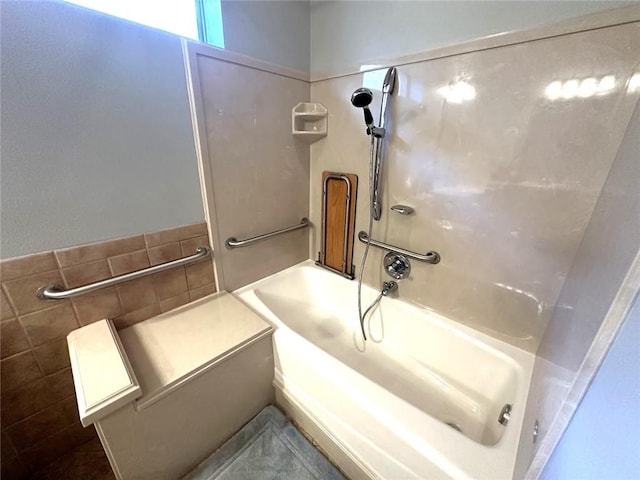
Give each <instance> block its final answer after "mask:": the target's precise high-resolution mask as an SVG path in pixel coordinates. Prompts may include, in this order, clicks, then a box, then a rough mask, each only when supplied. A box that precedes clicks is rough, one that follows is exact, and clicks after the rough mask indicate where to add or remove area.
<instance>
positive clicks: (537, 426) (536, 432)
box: [533, 420, 540, 443]
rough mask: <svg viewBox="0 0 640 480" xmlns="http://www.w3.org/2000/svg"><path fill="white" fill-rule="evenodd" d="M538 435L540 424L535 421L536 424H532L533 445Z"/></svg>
mask: <svg viewBox="0 0 640 480" xmlns="http://www.w3.org/2000/svg"><path fill="white" fill-rule="evenodd" d="M538 433H540V422H539V421H538V420H536V423H534V424H533V443H536V442H537V441H538Z"/></svg>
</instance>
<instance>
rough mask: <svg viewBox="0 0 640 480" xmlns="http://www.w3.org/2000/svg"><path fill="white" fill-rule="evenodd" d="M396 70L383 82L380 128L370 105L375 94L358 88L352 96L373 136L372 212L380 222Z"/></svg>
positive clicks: (371, 170) (371, 165)
mask: <svg viewBox="0 0 640 480" xmlns="http://www.w3.org/2000/svg"><path fill="white" fill-rule="evenodd" d="M396 77H397V73H396V69H395V67H391V68H390V69H388V70H387V73H386V75H385V76H384V81H383V82H382V103H381V104H380V117H379V119H378V124H379V126H378V127H376V126H375V124H374V123H373V114H372V113H371V110H369V105H370V104H371V102H372V101H373V92H371V90H369V89H368V88H364V87H361V88H358V89H356V90H355V91H354V92H353V94H352V95H351V104H352V105H353V106H354V107H357V108H362V111H363V113H364V123H365V124H366V126H367V135H371V151H370V157H371V162H370V169H369V170H370V171H369V182H370V183H371V184H372V185H370V196H371V210H372V212H373V218H374V219H375V220H380V217H381V215H382V203H381V201H380V171H381V168H382V150H383V148H382V139H383V138H384V136H385V135H386V129H385V125H386V122H387V106H388V103H389V95H391V94H392V93H393V90H394V89H395V85H396Z"/></svg>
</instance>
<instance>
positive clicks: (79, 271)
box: [0, 223, 216, 479]
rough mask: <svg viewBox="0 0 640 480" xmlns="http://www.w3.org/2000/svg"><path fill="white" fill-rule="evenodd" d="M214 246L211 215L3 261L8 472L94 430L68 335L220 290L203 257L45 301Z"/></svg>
mask: <svg viewBox="0 0 640 480" xmlns="http://www.w3.org/2000/svg"><path fill="white" fill-rule="evenodd" d="M199 245H210V242H209V237H208V234H207V226H206V224H205V223H198V224H191V225H186V226H182V227H177V228H172V229H168V230H162V231H157V232H151V233H145V234H141V235H134V236H131V237H125V238H118V239H115V240H108V241H104V242H98V243H93V244H88V245H81V246H77V247H71V248H65V249H61V250H55V251H50V252H42V253H37V254H33V255H27V256H24V257H19V258H11V259H6V260H2V262H0V280H1V282H2V289H1V292H0V295H1V296H2V298H1V301H0V306H1V313H2V317H1V323H0V352H1V356H2V361H1V363H0V375H1V383H0V385H1V394H2V397H1V401H2V416H1V420H2V422H1V423H2V443H1V450H2V478H11V479H14V478H15V479H20V478H26V477H27V476H28V475H29V474H30V473H32V472H33V471H36V470H38V469H39V468H41V467H42V466H44V465H46V464H47V463H49V462H50V461H52V460H53V459H55V458H57V457H59V456H60V455H62V454H64V453H65V452H67V451H69V450H70V449H72V448H73V447H75V446H76V445H78V444H80V443H83V442H85V441H87V440H89V439H91V438H93V437H94V436H95V432H94V429H93V427H89V428H83V427H82V426H81V425H80V423H79V419H78V412H77V406H76V400H75V395H74V387H73V378H72V375H71V369H70V362H69V354H68V351H67V342H66V335H67V334H68V333H69V332H70V331H72V330H74V329H76V328H79V327H81V326H83V325H87V324H89V323H92V322H95V321H97V320H100V319H102V318H111V319H113V321H114V324H115V325H116V327H117V328H119V329H120V328H124V327H127V326H129V325H132V324H134V323H137V322H140V321H142V320H145V319H147V318H150V317H152V316H154V315H158V314H159V313H161V312H165V311H168V310H171V309H173V308H176V307H178V306H180V305H184V304H186V303H189V302H191V301H194V300H197V299H198V298H201V297H203V296H205V295H209V294H211V293H214V292H215V291H216V285H215V281H214V272H213V262H212V261H209V260H205V261H202V262H199V263H196V264H193V265H189V266H186V267H181V268H176V269H173V270H169V271H166V272H162V273H159V274H155V275H152V276H149V277H145V278H142V279H139V280H134V281H130V282H126V283H123V284H121V285H118V286H115V287H111V288H108V289H105V290H100V291H97V292H95V293H92V294H88V295H86V296H80V297H76V298H74V299H70V300H39V299H38V298H36V296H35V292H36V290H37V289H38V288H39V287H42V286H44V285H48V284H58V285H62V286H64V287H66V288H73V287H77V286H80V285H83V284H86V283H91V282H95V281H98V280H102V279H105V278H109V277H113V276H117V275H121V274H124V273H128V272H131V271H134V270H139V269H142V268H145V267H149V266H151V265H157V264H160V263H164V262H167V261H170V260H175V259H177V258H181V257H184V256H188V255H193V254H194V253H195V249H196V247H197V246H199Z"/></svg>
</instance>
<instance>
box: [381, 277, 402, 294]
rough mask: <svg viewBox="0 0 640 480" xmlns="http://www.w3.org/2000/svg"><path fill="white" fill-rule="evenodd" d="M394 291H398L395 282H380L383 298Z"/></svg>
mask: <svg viewBox="0 0 640 480" xmlns="http://www.w3.org/2000/svg"><path fill="white" fill-rule="evenodd" d="M396 290H398V284H397V282H394V281H393V280H391V281H389V282H382V292H380V293H382V295H383V296H385V297H386V296H387V295H389V294H390V293H393V292H395V291H396Z"/></svg>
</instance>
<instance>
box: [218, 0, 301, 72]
mask: <svg viewBox="0 0 640 480" xmlns="http://www.w3.org/2000/svg"><path fill="white" fill-rule="evenodd" d="M221 5H222V21H223V29H224V42H225V49H226V50H231V51H233V52H237V53H242V54H244V55H249V56H251V57H254V58H257V59H260V60H264V61H266V62H269V63H274V64H276V65H281V66H283V67H288V68H292V69H294V70H299V71H301V72H305V73H307V72H309V41H310V38H309V30H310V24H309V22H310V12H309V8H310V7H309V1H308V0H270V1H249V0H222V2H221Z"/></svg>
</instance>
